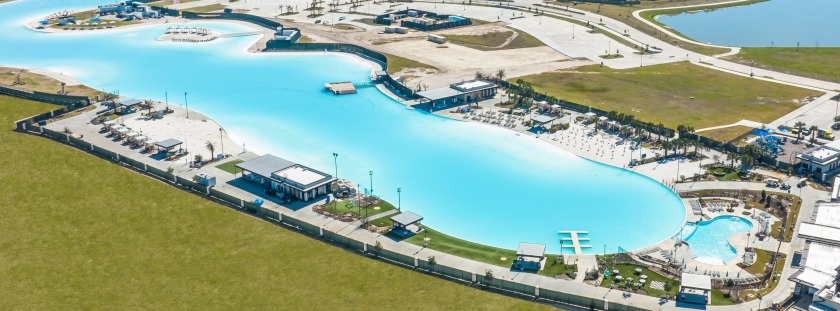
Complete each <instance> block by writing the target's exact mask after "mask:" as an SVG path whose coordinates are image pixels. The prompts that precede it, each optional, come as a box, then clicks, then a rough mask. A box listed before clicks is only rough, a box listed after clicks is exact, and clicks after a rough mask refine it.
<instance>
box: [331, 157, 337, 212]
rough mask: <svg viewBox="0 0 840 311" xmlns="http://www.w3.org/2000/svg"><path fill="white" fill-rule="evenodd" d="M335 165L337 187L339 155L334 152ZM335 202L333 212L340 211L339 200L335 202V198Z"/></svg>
mask: <svg viewBox="0 0 840 311" xmlns="http://www.w3.org/2000/svg"><path fill="white" fill-rule="evenodd" d="M333 163H335V185H336V186H338V153H335V152H333ZM332 190H333V192H335V191H336V189H332ZM333 201H335V203H334V205H333V212H336V211H338V200H335V198H333Z"/></svg>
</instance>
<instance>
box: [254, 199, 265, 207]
mask: <svg viewBox="0 0 840 311" xmlns="http://www.w3.org/2000/svg"><path fill="white" fill-rule="evenodd" d="M262 204H263V200H262V199H256V200H254V205H256V206H262Z"/></svg>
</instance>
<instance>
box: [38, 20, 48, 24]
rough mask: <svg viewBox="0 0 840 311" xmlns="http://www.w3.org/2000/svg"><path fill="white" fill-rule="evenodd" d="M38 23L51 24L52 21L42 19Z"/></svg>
mask: <svg viewBox="0 0 840 311" xmlns="http://www.w3.org/2000/svg"><path fill="white" fill-rule="evenodd" d="M38 23H41V25H46V24H49V23H50V22H48V21H45V20H42V21H39V22H38Z"/></svg>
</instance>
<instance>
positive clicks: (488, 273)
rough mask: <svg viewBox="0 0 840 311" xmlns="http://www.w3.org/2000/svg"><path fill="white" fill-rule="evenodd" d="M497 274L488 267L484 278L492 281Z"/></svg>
mask: <svg viewBox="0 0 840 311" xmlns="http://www.w3.org/2000/svg"><path fill="white" fill-rule="evenodd" d="M494 277H495V276H493V270H490V269H487V270H484V280H485V281H487V282H490V281H492V280H493V278H494Z"/></svg>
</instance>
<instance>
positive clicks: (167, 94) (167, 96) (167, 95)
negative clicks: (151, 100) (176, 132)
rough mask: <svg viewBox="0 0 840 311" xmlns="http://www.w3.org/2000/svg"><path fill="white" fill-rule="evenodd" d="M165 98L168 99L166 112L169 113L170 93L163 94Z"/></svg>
mask: <svg viewBox="0 0 840 311" xmlns="http://www.w3.org/2000/svg"><path fill="white" fill-rule="evenodd" d="M163 98H165V99H166V112H167V113H168V112H169V92H163Z"/></svg>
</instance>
